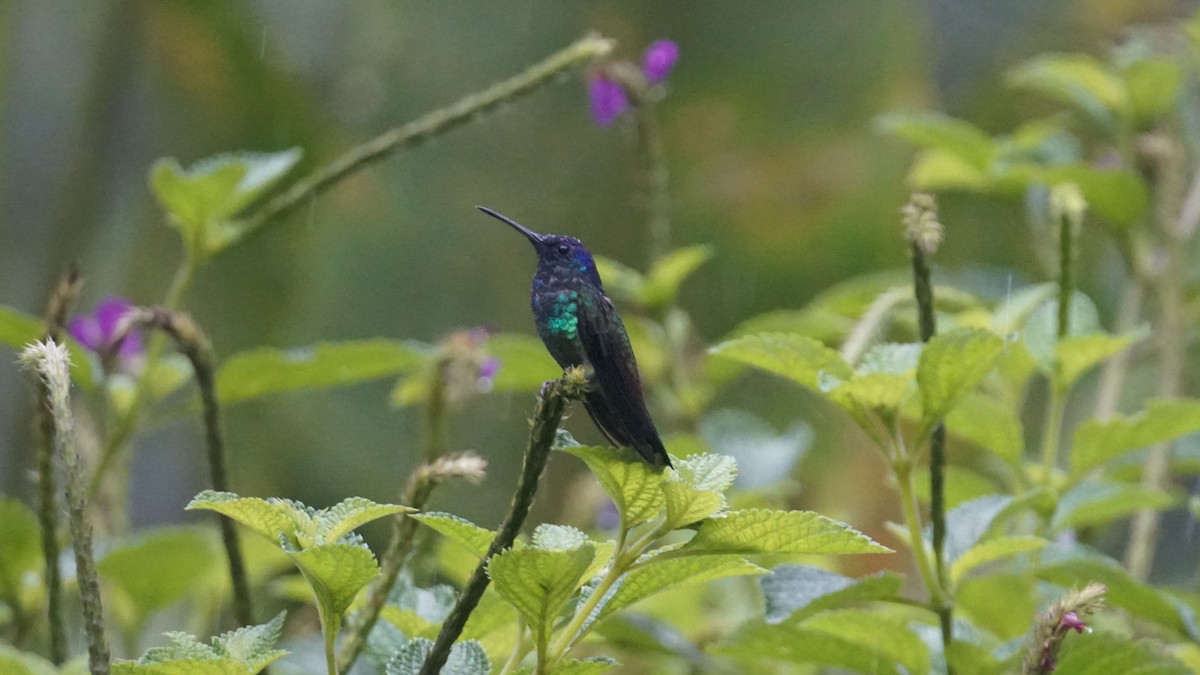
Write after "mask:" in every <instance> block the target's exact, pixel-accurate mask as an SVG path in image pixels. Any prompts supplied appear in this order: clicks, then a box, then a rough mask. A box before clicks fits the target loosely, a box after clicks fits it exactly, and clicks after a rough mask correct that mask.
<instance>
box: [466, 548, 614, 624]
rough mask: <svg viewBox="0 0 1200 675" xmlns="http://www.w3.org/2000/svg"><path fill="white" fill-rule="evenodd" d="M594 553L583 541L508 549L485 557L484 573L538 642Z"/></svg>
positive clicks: (578, 580) (579, 580)
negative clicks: (571, 544) (565, 545)
mask: <svg viewBox="0 0 1200 675" xmlns="http://www.w3.org/2000/svg"><path fill="white" fill-rule="evenodd" d="M580 534H582V533H580ZM558 543H564V542H562V541H560V542H558ZM595 554H596V549H595V548H594V547H593V546H592V545H591V544H590V543H587V542H583V543H580V544H579V545H578V546H576V547H575V548H565V549H564V548H559V549H542V548H536V547H532V546H527V547H525V548H521V549H508V550H505V551H501V552H500V553H497V554H496V555H494V556H492V557H491V559H489V560H488V576H489V577H491V579H492V585H494V586H495V587H496V592H498V593H499V594H500V597H502V598H504V599H505V600H506V601H508V603H509V604H511V605H512V606H513V607H516V608H517V611H518V612H520V613H521V616H522V617H524V618H525V621H526V622H527V623H528V624H529V626H530V628H531V629H532V630H533V632H534V635H535V639H536V640H537V641H538V643H539V644H541V643H542V642H543V641H544V640H547V639H548V637H549V635H550V631H551V629H552V627H553V625H554V621H555V620H556V619H557V618H558V614H559V612H560V611H562V608H563V606H565V605H566V604H567V601H568V600H570V599H571V596H572V595H574V594H575V591H576V590H578V589H579V586H580V584H581V583H582V582H583V574H584V572H585V571H587V569H588V567H589V566H590V565H591V563H592V559H593V557H594V556H595Z"/></svg>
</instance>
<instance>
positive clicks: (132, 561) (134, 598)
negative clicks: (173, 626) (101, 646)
mask: <svg viewBox="0 0 1200 675" xmlns="http://www.w3.org/2000/svg"><path fill="white" fill-rule="evenodd" d="M205 534H206V533H205V532H203V531H201V530H199V529H197V528H162V529H159V530H155V531H152V532H145V533H142V534H140V535H139V536H138V538H137V540H135V541H133V542H131V543H126V544H124V545H121V546H117V547H113V548H111V549H109V550H108V551H107V552H105V553H104V555H103V557H102V558H100V560H99V562H98V563H97V564H96V568H97V570H98V571H99V572H100V575H101V576H102V577H103V578H104V580H105V581H106V582H107V583H108V585H109V587H110V588H111V589H112V591H111V593H112V594H113V595H117V596H119V597H115V598H113V600H114V601H115V602H113V604H114V608H115V609H118V610H119V611H117V614H119V615H121V619H122V623H123V624H124V626H125V628H126V629H127V630H129V631H131V632H133V633H136V632H137V630H139V629H140V627H141V625H142V623H143V622H144V621H145V620H146V618H148V617H149V615H150V614H151V613H152V612H154V611H156V610H159V609H162V608H164V607H167V606H169V605H171V604H173V603H175V602H177V601H179V600H181V599H183V598H184V597H186V596H187V595H189V594H190V593H191V592H193V591H194V590H196V587H197V585H198V584H199V583H200V581H201V580H202V579H203V578H204V577H205V576H206V575H207V574H209V573H210V572H211V570H212V568H213V566H214V565H217V564H218V562H219V561H218V557H217V552H216V551H215V550H214V549H213V546H212V543H211V540H210V539H209V538H208V537H206V536H205Z"/></svg>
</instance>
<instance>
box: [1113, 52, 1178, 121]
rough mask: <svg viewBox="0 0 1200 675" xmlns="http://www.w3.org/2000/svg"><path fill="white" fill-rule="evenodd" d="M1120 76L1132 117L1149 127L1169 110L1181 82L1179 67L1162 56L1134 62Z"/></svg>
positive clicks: (1176, 96)
mask: <svg viewBox="0 0 1200 675" xmlns="http://www.w3.org/2000/svg"><path fill="white" fill-rule="evenodd" d="M1121 74H1122V75H1123V76H1124V78H1125V87H1126V89H1127V90H1128V91H1129V103H1130V107H1131V108H1132V110H1133V115H1134V118H1135V119H1136V120H1137V122H1138V123H1139V124H1142V125H1148V124H1150V123H1151V122H1153V121H1154V120H1155V118H1157V117H1158V116H1160V115H1162V114H1164V113H1166V112H1167V111H1169V110H1170V108H1171V106H1172V105H1174V103H1175V100H1176V99H1177V98H1178V96H1179V88H1180V84H1182V82H1183V70H1182V68H1181V67H1180V64H1178V63H1176V62H1175V61H1172V60H1170V59H1166V58H1161V57H1151V58H1144V59H1139V60H1137V61H1134V62H1133V63H1131V64H1130V65H1129V66H1128V67H1126V68H1125V69H1124V72H1122V73H1121Z"/></svg>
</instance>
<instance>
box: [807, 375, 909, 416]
mask: <svg viewBox="0 0 1200 675" xmlns="http://www.w3.org/2000/svg"><path fill="white" fill-rule="evenodd" d="M822 385H823V386H825V387H828V389H827V391H826V392H825V396H826V397H827V398H828V399H829V400H831V401H833V402H834V403H836V404H838V406H840V407H841V408H842V409H843V410H845V411H846V412H848V413H850V415H851V416H852V417H853V418H854V419H855V421H857V422H858V423H859V424H860V425H862V426H863V427H864V428H867V427H869V426H870V423H869V422H868V421H867V420H868V419H869V416H868V415H867V413H872V412H873V413H876V414H879V415H883V416H885V417H887V418H892V417H894V416H895V415H896V413H897V412H898V411H899V409H900V406H902V405H903V404H904V401H905V400H907V399H908V397H909V396H910V395H911V394H912V393H913V390H914V389H913V379H912V376H911V375H908V374H904V375H898V374H895V373H867V374H865V375H858V374H856V375H854V377H852V378H850V379H849V380H844V381H840V382H839V381H836V380H833V379H832V378H825V379H823V382H822Z"/></svg>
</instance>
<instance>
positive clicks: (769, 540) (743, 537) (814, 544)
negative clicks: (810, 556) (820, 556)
mask: <svg viewBox="0 0 1200 675" xmlns="http://www.w3.org/2000/svg"><path fill="white" fill-rule="evenodd" d="M890 552H891V549H889V548H887V547H885V546H882V545H880V544H878V543H876V542H875V541H872V540H871V538H870V537H868V536H866V535H865V534H862V533H861V532H859V531H857V530H855V529H853V528H851V527H850V526H849V525H846V524H845V523H840V522H838V521H836V520H833V519H831V518H826V517H825V516H822V515H820V514H818V513H813V512H811V511H770V510H766V509H746V510H742V511H727V512H725V513H724V514H723V515H721V516H719V517H716V518H710V519H708V520H706V521H704V522H703V523H701V525H700V527H699V528H698V529H697V530H696V536H694V537H692V539H691V540H689V541H688V542H687V543H686V544H684V545H683V547H681V548H679V549H677V550H676V551H675V552H674V554H675V555H708V554H713V553H735V554H741V555H749V554H754V553H826V554H838V553H890Z"/></svg>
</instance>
